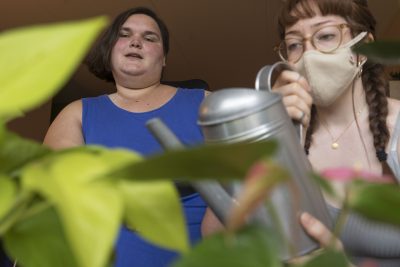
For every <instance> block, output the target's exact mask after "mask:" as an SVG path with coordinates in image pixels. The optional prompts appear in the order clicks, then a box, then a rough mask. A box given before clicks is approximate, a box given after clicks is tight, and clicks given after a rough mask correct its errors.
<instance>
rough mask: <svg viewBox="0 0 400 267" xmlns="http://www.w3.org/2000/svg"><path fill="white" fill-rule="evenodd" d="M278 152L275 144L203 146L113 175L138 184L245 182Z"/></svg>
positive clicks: (154, 159) (170, 153) (161, 156)
mask: <svg viewBox="0 0 400 267" xmlns="http://www.w3.org/2000/svg"><path fill="white" fill-rule="evenodd" d="M276 148H277V144H276V142H273V141H260V142H257V143H234V144H219V145H203V146H198V147H195V148H188V149H184V150H173V151H167V152H165V153H163V154H161V155H156V156H153V157H150V158H148V159H146V160H145V161H141V162H135V163H133V164H131V165H127V166H124V167H122V168H121V169H119V170H117V171H116V172H115V173H113V174H112V175H113V176H115V177H120V178H126V179H135V180H148V179H157V178H163V177H164V178H172V179H181V180H196V179H204V178H218V179H219V180H222V179H238V178H240V179H243V178H244V176H245V175H246V172H247V170H248V169H249V168H250V166H251V165H252V164H253V163H254V162H255V161H257V160H259V159H261V158H263V157H268V156H271V155H273V153H274V152H275V151H276Z"/></svg>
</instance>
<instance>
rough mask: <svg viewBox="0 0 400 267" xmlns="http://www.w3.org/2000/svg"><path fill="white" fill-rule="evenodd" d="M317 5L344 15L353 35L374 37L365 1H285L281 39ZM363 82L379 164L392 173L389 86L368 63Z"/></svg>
mask: <svg viewBox="0 0 400 267" xmlns="http://www.w3.org/2000/svg"><path fill="white" fill-rule="evenodd" d="M314 7H317V8H318V9H319V11H320V13H321V15H323V16H325V15H337V16H341V17H343V18H345V19H346V20H347V22H348V24H349V25H350V28H351V30H352V34H353V35H356V34H358V33H360V32H363V31H366V32H369V33H371V34H372V35H373V36H374V38H375V37H376V36H375V27H376V21H375V19H374V17H373V15H372V13H371V12H370V10H369V9H368V4H367V1H365V0H318V1H317V0H286V1H284V7H283V9H282V11H281V14H280V16H279V18H278V30H279V34H280V37H281V39H284V36H285V28H286V27H288V26H292V25H294V24H295V23H296V22H297V21H298V20H300V19H304V18H311V17H314V16H315V15H317V14H316V13H315V10H314ZM361 79H362V83H363V87H364V90H365V97H366V103H367V105H368V112H369V128H370V131H371V133H372V136H373V142H374V147H375V151H376V157H377V158H378V160H379V161H380V162H381V163H382V169H383V172H384V173H385V174H391V173H392V172H391V170H390V168H389V166H388V165H387V162H386V160H387V154H386V152H385V147H386V146H387V144H388V143H389V139H390V133H389V130H388V127H387V123H386V118H387V116H388V101H387V96H388V92H389V85H388V82H387V79H386V75H385V73H384V67H383V66H382V65H381V64H377V63H374V62H370V61H369V60H368V61H367V62H366V63H365V64H364V66H363V69H362V76H361ZM316 112H317V111H316V108H315V106H314V105H313V106H312V108H311V120H310V125H309V127H308V129H307V133H306V138H305V143H304V150H305V152H306V153H307V154H308V152H309V149H310V146H311V144H312V135H313V132H314V130H315V125H316Z"/></svg>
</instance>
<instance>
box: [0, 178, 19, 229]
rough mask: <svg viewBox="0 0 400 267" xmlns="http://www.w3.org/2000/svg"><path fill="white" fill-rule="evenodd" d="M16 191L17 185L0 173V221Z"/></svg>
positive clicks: (10, 204)
mask: <svg viewBox="0 0 400 267" xmlns="http://www.w3.org/2000/svg"><path fill="white" fill-rule="evenodd" d="M16 192H17V187H16V185H15V184H14V182H13V181H12V180H11V179H10V178H9V177H6V176H2V175H0V222H1V218H2V217H3V216H4V214H6V213H7V212H8V211H9V210H10V208H11V206H12V203H13V202H14V197H15V196H16Z"/></svg>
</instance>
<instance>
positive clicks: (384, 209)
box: [348, 181, 400, 226]
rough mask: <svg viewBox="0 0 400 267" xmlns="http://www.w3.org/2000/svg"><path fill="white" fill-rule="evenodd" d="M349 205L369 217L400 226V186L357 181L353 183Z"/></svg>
mask: <svg viewBox="0 0 400 267" xmlns="http://www.w3.org/2000/svg"><path fill="white" fill-rule="evenodd" d="M348 205H349V208H350V209H353V210H355V211H357V212H358V213H360V214H361V215H363V216H365V217H367V218H370V219H373V220H377V221H381V222H386V223H390V224H394V225H398V226H400V213H399V212H395V211H396V210H398V209H399V207H400V188H399V187H398V186H393V185H392V184H371V183H367V182H362V181H357V182H355V183H352V184H351V187H350V196H349V203H348Z"/></svg>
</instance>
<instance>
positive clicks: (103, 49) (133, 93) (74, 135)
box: [44, 8, 206, 267]
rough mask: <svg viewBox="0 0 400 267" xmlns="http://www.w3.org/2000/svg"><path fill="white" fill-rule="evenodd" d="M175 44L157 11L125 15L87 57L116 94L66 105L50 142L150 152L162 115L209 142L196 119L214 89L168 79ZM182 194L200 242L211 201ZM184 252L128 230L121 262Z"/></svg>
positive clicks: (158, 262) (119, 248) (143, 262)
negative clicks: (151, 123) (152, 125)
mask: <svg viewBox="0 0 400 267" xmlns="http://www.w3.org/2000/svg"><path fill="white" fill-rule="evenodd" d="M168 49H169V34H168V30H167V27H166V26H165V24H164V23H163V22H162V21H161V20H160V19H159V18H158V17H157V15H156V14H155V13H154V12H153V11H151V10H149V9H147V8H132V9H129V10H127V11H125V12H123V13H121V14H120V15H119V16H117V17H116V18H115V20H114V21H113V23H112V24H111V26H110V27H109V28H108V29H107V30H106V31H105V32H104V34H103V35H102V37H101V38H100V40H99V42H98V43H97V44H96V46H95V47H94V48H93V50H92V52H91V53H90V54H89V56H88V59H87V65H88V67H89V69H90V71H91V72H92V73H94V74H95V75H96V76H97V77H99V78H100V79H104V80H106V81H109V82H113V83H114V84H115V87H116V92H115V93H112V94H110V95H101V96H98V97H91V98H84V99H82V100H78V101H75V102H72V103H71V104H69V105H68V106H66V107H65V108H64V109H63V110H62V111H61V112H60V114H59V115H58V116H57V118H56V119H55V120H54V122H53V123H52V124H51V126H50V128H49V130H48V132H47V134H46V137H45V140H44V143H45V144H46V145H48V146H50V147H52V148H54V149H61V148H67V147H72V146H80V145H84V144H97V145H103V146H107V147H110V148H117V147H119V148H128V149H132V150H134V151H136V152H139V153H141V154H143V155H150V154H153V153H156V152H160V151H161V150H162V149H161V147H160V146H159V144H158V143H157V141H156V140H155V139H154V138H153V136H152V135H151V133H150V132H149V131H148V130H147V129H146V127H145V123H146V121H148V120H149V119H151V118H154V117H159V118H161V119H162V120H163V121H164V122H165V123H166V124H167V126H168V127H169V128H171V129H172V131H173V132H174V133H175V134H176V135H177V136H178V138H179V139H180V140H181V141H182V142H183V143H185V144H186V145H191V144H196V143H200V142H202V134H201V131H200V129H199V127H198V126H197V124H196V121H197V116H198V108H199V105H200V103H201V101H202V100H203V98H204V96H205V94H206V91H204V90H203V89H190V90H185V89H183V88H175V87H172V86H168V85H164V84H161V83H160V80H161V74H162V70H163V67H164V66H165V62H166V55H167V53H168ZM188 191H189V193H188ZM181 196H182V203H183V207H184V212H185V216H186V220H187V226H188V230H189V234H190V240H191V242H192V243H194V242H196V241H197V240H199V239H200V237H201V234H200V224H201V220H202V218H203V215H204V211H205V203H204V202H203V200H202V199H201V198H200V196H199V195H198V194H197V193H195V192H193V191H190V190H186V191H185V194H184V195H182V194H181ZM160 223H163V222H160ZM176 256H177V254H176V253H175V252H172V251H168V250H165V249H162V248H160V247H157V246H154V245H152V244H150V243H148V242H147V241H145V240H143V239H141V238H140V237H139V236H138V235H136V234H135V233H134V232H133V231H131V230H129V229H127V228H126V227H122V228H121V231H120V235H119V237H118V240H117V242H116V262H115V266H117V267H122V266H127V267H128V266H129V267H131V266H157V267H158V266H167V265H168V264H169V263H170V262H171V261H172V260H173V259H174V258H176Z"/></svg>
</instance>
